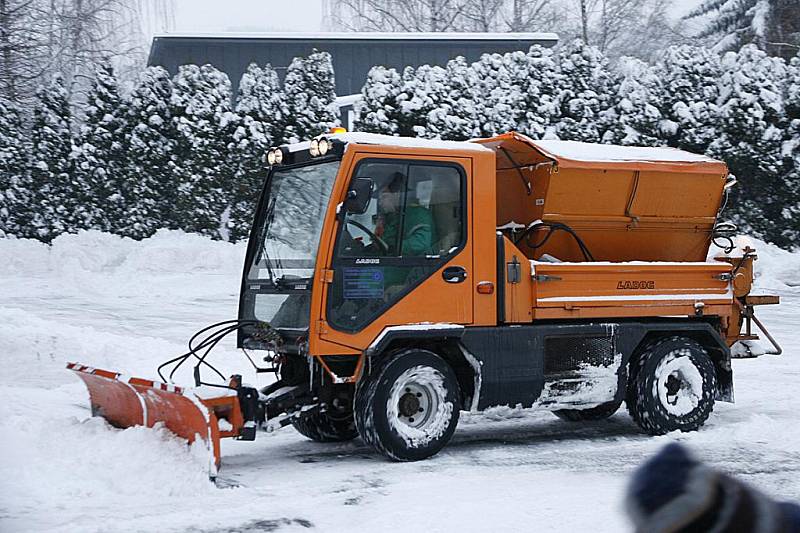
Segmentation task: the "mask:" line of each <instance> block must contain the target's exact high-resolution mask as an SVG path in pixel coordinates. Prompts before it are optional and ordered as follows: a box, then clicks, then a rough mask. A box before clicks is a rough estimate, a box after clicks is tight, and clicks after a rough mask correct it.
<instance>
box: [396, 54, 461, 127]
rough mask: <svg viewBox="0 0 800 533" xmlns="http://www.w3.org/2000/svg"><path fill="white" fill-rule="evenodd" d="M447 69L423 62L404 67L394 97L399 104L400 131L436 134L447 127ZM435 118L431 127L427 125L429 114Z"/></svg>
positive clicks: (448, 108) (448, 109)
mask: <svg viewBox="0 0 800 533" xmlns="http://www.w3.org/2000/svg"><path fill="white" fill-rule="evenodd" d="M448 100H449V97H448V79H447V71H446V70H445V69H443V68H442V67H440V66H433V67H432V66H430V65H422V66H420V67H419V68H417V69H416V70H412V69H411V68H408V69H406V71H405V72H404V73H403V85H402V88H401V92H400V95H399V96H398V97H397V101H398V103H399V107H400V124H399V131H400V134H401V135H412V136H416V137H429V138H437V137H440V136H441V134H442V133H446V130H444V131H442V130H441V128H442V127H447V119H446V116H447V115H448V114H449V112H450V111H451V110H452V108H451V106H450V105H449V102H448ZM437 114H438V115H439V116H438V118H436V119H435V125H434V129H433V130H429V129H428V125H429V121H430V118H431V116H433V115H437Z"/></svg>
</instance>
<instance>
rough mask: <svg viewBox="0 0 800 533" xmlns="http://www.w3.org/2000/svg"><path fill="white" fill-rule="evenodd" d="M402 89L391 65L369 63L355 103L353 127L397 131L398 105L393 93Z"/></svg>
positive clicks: (398, 77) (385, 133)
mask: <svg viewBox="0 0 800 533" xmlns="http://www.w3.org/2000/svg"><path fill="white" fill-rule="evenodd" d="M401 89H402V80H401V79H400V74H399V73H398V72H397V71H396V70H395V69H393V68H386V67H382V66H376V67H372V68H371V69H370V71H369V73H368V74H367V81H366V83H365V84H364V87H363V88H362V89H361V95H362V99H361V100H360V101H359V102H357V103H356V106H355V109H354V110H355V113H356V117H357V118H356V122H355V128H356V130H358V131H365V132H369V133H382V134H384V135H397V134H398V123H399V121H400V107H399V105H398V102H397V97H398V96H399V95H400V91H401Z"/></svg>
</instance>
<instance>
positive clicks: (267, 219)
mask: <svg viewBox="0 0 800 533" xmlns="http://www.w3.org/2000/svg"><path fill="white" fill-rule="evenodd" d="M276 203H277V202H276V199H275V198H272V199H271V200H270V204H269V206H268V207H267V212H266V213H264V226H263V227H264V233H266V232H268V231H269V227H270V224H271V222H272V218H273V216H274V213H275V204H276ZM259 256H261V258H262V259H263V260H264V266H265V267H267V274H268V275H269V280H270V281H271V282H272V283H273V284H277V283H276V282H275V272H274V270H273V268H272V260H271V259H270V258H269V254H267V236H266V235H262V236H261V242H260V243H259V249H258V253H257V254H256V257H259Z"/></svg>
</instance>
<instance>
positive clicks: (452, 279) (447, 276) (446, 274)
mask: <svg viewBox="0 0 800 533" xmlns="http://www.w3.org/2000/svg"><path fill="white" fill-rule="evenodd" d="M442 278H444V280H445V281H446V282H447V283H461V282H462V281H464V280H465V279H467V271H466V270H465V269H464V267H460V266H451V267H447V268H445V269H444V270H443V271H442Z"/></svg>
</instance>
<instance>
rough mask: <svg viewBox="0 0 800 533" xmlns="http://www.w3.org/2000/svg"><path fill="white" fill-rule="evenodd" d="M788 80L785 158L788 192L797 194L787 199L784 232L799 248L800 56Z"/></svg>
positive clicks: (792, 60) (799, 53) (792, 63)
mask: <svg viewBox="0 0 800 533" xmlns="http://www.w3.org/2000/svg"><path fill="white" fill-rule="evenodd" d="M786 80H787V83H786V84H785V87H786V93H785V97H784V104H785V109H786V127H785V129H784V131H785V135H784V142H783V155H784V167H785V168H786V178H785V179H786V182H787V189H788V190H789V191H791V192H793V193H794V194H793V195H792V196H790V197H788V198H787V199H786V205H785V207H784V209H785V211H784V212H783V213H782V214H783V218H784V219H785V220H790V221H791V222H790V227H788V228H786V230H785V234H786V237H787V239H788V240H791V242H792V244H793V245H794V247H797V246H800V52H798V55H797V56H795V57H793V58H792V59H791V61H790V63H789V68H788V69H787V76H786Z"/></svg>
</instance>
